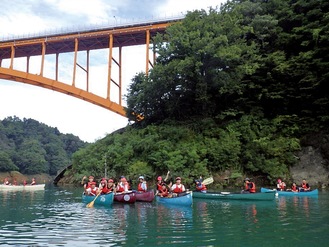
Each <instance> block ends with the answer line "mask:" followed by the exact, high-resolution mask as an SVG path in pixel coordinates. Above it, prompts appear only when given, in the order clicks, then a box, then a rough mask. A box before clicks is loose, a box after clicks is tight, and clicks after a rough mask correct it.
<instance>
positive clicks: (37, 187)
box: [0, 184, 45, 190]
mask: <svg viewBox="0 0 329 247" xmlns="http://www.w3.org/2000/svg"><path fill="white" fill-rule="evenodd" d="M44 189H45V184H35V185H29V184H28V185H5V184H0V190H44Z"/></svg>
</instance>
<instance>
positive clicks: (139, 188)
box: [137, 183, 147, 192]
mask: <svg viewBox="0 0 329 247" xmlns="http://www.w3.org/2000/svg"><path fill="white" fill-rule="evenodd" d="M142 184H143V183H139V184H138V187H137V191H143V192H145V191H147V190H145V189H143V188H142Z"/></svg>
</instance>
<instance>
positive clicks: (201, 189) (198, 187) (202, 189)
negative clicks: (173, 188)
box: [196, 183, 207, 191]
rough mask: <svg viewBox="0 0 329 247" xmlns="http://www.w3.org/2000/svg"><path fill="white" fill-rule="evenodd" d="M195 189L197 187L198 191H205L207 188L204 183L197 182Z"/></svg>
mask: <svg viewBox="0 0 329 247" xmlns="http://www.w3.org/2000/svg"><path fill="white" fill-rule="evenodd" d="M196 189H197V190H198V191H205V190H207V187H206V186H205V185H204V184H202V183H199V184H198V185H197V186H196Z"/></svg>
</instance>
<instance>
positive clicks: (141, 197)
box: [136, 190, 154, 202]
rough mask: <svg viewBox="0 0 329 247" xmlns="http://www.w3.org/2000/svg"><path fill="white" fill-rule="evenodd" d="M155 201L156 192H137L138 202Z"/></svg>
mask: <svg viewBox="0 0 329 247" xmlns="http://www.w3.org/2000/svg"><path fill="white" fill-rule="evenodd" d="M153 199H154V190H149V191H146V192H139V191H137V192H136V201H139V202H152V201H153Z"/></svg>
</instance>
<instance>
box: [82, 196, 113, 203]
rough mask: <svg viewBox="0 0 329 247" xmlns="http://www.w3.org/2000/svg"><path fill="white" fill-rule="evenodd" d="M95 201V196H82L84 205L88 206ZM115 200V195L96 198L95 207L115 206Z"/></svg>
mask: <svg viewBox="0 0 329 247" xmlns="http://www.w3.org/2000/svg"><path fill="white" fill-rule="evenodd" d="M94 199H95V196H88V195H85V194H82V202H83V203H86V204H88V203H90V202H92V201H93V200H94ZM113 199H114V193H109V194H104V195H99V196H98V197H97V198H96V200H95V202H94V205H99V206H111V205H112V204H113Z"/></svg>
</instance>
